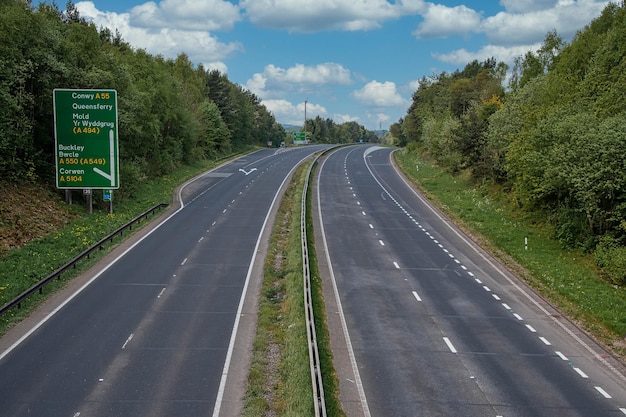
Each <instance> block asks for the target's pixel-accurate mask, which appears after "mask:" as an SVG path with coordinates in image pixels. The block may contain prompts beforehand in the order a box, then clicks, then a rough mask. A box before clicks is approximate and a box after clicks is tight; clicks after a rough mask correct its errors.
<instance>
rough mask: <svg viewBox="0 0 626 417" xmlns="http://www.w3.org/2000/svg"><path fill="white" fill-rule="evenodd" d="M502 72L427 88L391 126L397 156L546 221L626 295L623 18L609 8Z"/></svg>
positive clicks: (464, 74) (475, 67) (459, 74)
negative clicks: (422, 161) (484, 187)
mask: <svg viewBox="0 0 626 417" xmlns="http://www.w3.org/2000/svg"><path fill="white" fill-rule="evenodd" d="M506 72H507V67H506V65H504V64H502V63H496V62H495V60H493V59H490V60H487V61H485V62H482V63H480V62H477V61H474V62H472V63H470V64H468V65H467V66H466V67H465V68H464V69H463V70H462V71H456V72H454V73H452V74H447V73H442V74H440V75H438V76H434V77H430V78H424V79H423V80H422V81H421V82H420V86H419V89H418V90H417V91H416V92H415V93H414V95H413V102H412V105H411V107H410V108H409V110H408V112H407V114H406V116H405V117H404V118H403V119H402V120H400V122H399V123H397V124H395V125H393V126H392V129H391V132H392V134H393V135H394V136H395V137H396V138H397V140H398V142H399V143H400V144H401V145H407V148H408V149H409V150H410V151H412V152H420V153H426V154H428V155H429V156H430V157H431V158H432V159H433V160H434V161H436V163H437V164H439V165H440V166H442V167H444V168H446V169H448V170H450V171H451V172H455V173H464V174H465V175H471V177H472V178H473V179H474V180H476V181H477V182H479V183H489V184H497V185H498V186H499V189H500V190H501V191H502V192H503V193H506V195H507V196H510V198H511V199H512V202H514V203H516V204H517V205H519V206H520V207H521V208H523V209H525V210H528V211H531V212H535V213H540V214H543V215H545V216H546V218H547V220H548V221H549V222H550V223H551V224H553V225H554V230H555V235H556V237H557V238H558V239H559V240H560V241H561V242H563V244H564V245H566V246H569V247H580V248H582V249H584V250H586V251H589V252H591V251H594V252H595V258H596V261H597V263H598V265H599V266H602V267H604V271H605V273H606V276H607V278H608V279H609V280H610V281H611V282H613V283H615V284H621V285H623V284H626V247H625V246H626V8H625V7H624V4H623V3H622V4H621V5H617V4H609V5H608V6H607V7H606V8H605V9H604V10H603V12H602V14H601V15H600V16H599V17H598V18H596V19H595V20H593V21H592V22H591V23H590V24H589V25H588V26H587V27H586V28H585V29H584V30H581V31H580V32H579V33H577V35H576V36H575V37H574V39H573V40H572V41H571V43H569V44H566V43H565V42H563V41H562V39H561V38H560V37H559V36H558V34H557V33H556V32H550V33H548V34H547V36H546V38H545V41H544V43H543V45H542V47H541V48H540V49H539V50H537V51H530V52H528V53H527V54H526V55H524V56H520V57H519V58H518V59H516V61H515V65H514V67H513V68H512V76H511V77H510V80H509V85H508V88H507V89H506V90H505V89H504V88H503V87H502V83H503V81H504V79H505V75H506Z"/></svg>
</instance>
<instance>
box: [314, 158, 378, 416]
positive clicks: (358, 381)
mask: <svg viewBox="0 0 626 417" xmlns="http://www.w3.org/2000/svg"><path fill="white" fill-rule="evenodd" d="M326 161H327V159H324V161H322V164H321V166H320V168H319V171H320V172H319V174H318V176H317V207H318V209H319V210H318V212H319V221H320V226H321V229H322V242H323V244H324V248H325V252H326V262H327V263H328V271H329V274H330V279H331V281H332V284H333V291H334V292H335V301H336V302H337V309H338V310H339V320H340V321H341V327H342V329H343V335H344V337H345V338H346V350H347V352H348V356H349V358H350V365H351V366H352V372H353V373H354V379H355V381H354V382H355V385H356V389H357V392H358V393H359V399H360V400H361V407H362V408H363V414H364V415H365V417H371V414H370V409H369V405H368V404H367V398H366V397H365V390H364V389H363V382H362V381H361V374H360V373H359V367H358V365H357V363H356V356H355V355H354V349H353V348H352V341H351V339H350V333H349V332H348V325H347V324H346V317H345V315H344V314H343V307H342V305H341V299H340V298H339V289H338V288H337V282H336V281H335V272H334V270H333V266H332V261H331V259H330V253H329V251H328V242H327V240H326V230H325V229H324V220H323V218H322V205H321V204H322V202H321V199H320V178H321V173H322V170H323V169H324V166H325V165H326Z"/></svg>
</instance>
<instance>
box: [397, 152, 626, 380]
mask: <svg viewBox="0 0 626 417" xmlns="http://www.w3.org/2000/svg"><path fill="white" fill-rule="evenodd" d="M393 152H395V150H394V151H392V152H389V161H390V163H391V165H392V167H393V168H394V170H396V173H397V174H398V177H399V178H400V180H401V181H402V182H404V183H405V184H406V186H407V187H408V188H409V190H410V191H411V192H412V193H413V194H414V195H415V196H416V197H417V198H418V199H419V200H420V201H421V202H422V203H423V204H424V205H425V206H426V207H427V208H428V209H429V210H430V211H431V212H432V213H433V214H434V215H435V216H436V217H437V218H438V219H439V220H440V221H441V222H442V223H443V224H444V225H446V226H448V228H449V229H450V231H452V233H454V234H455V235H457V236H458V237H459V239H461V240H462V241H463V242H465V244H466V245H467V246H468V247H469V248H470V249H471V250H473V251H474V252H475V253H476V254H477V255H478V256H480V257H481V258H482V259H483V260H484V261H485V262H487V263H488V264H489V265H490V266H491V267H492V268H493V269H494V270H495V271H496V272H497V273H499V274H500V275H501V276H502V277H503V278H504V279H506V280H507V281H508V282H509V284H511V285H512V286H513V287H514V288H515V289H516V290H518V291H519V292H520V294H522V295H523V296H524V297H526V298H527V299H528V300H529V301H530V302H531V303H532V304H533V305H534V306H535V307H537V308H538V309H539V310H541V311H542V312H543V313H544V314H545V315H546V317H548V318H550V319H551V320H552V322H553V323H554V324H556V325H557V326H559V327H560V328H561V329H562V330H563V331H564V332H565V333H567V334H568V335H569V336H570V337H571V338H572V339H574V340H575V341H576V342H577V343H578V344H580V345H581V346H582V347H583V348H585V349H586V350H587V352H589V353H590V354H591V355H592V356H593V357H594V358H596V359H597V360H598V361H600V362H602V364H603V365H604V366H606V367H607V368H608V369H610V370H611V372H613V373H614V374H615V375H617V376H618V377H619V378H620V379H621V380H622V381H626V376H625V375H624V374H622V373H621V372H620V371H619V370H618V369H617V368H615V367H614V366H613V365H611V363H609V361H607V360H606V359H605V358H603V357H602V355H600V354H599V353H598V352H596V351H595V350H594V349H593V348H592V347H591V346H589V345H588V344H587V343H586V342H585V341H584V340H582V339H581V338H580V337H579V336H578V335H577V334H576V333H574V332H573V331H572V330H570V329H569V328H568V327H567V326H566V325H565V324H563V323H561V321H560V320H558V319H557V318H556V317H554V316H553V315H551V314H550V312H549V311H548V310H547V309H546V308H545V307H544V306H542V305H541V304H540V303H539V302H538V301H537V300H535V299H534V298H533V297H531V295H530V294H529V293H528V292H527V291H526V290H524V289H523V288H522V287H521V286H520V285H519V284H518V283H517V282H515V281H514V280H513V279H511V278H510V277H508V276H507V275H506V273H504V271H503V270H502V269H501V268H500V267H498V266H497V265H496V264H495V263H494V262H493V261H492V260H491V259H490V258H489V257H488V256H487V255H485V254H484V253H483V252H481V251H480V250H478V249H477V248H476V246H475V244H473V243H471V242H470V241H469V240H468V239H467V238H466V237H465V236H464V235H462V234H461V233H460V232H459V231H458V230H456V229H455V228H454V227H453V226H452V225H451V224H450V222H449V221H448V220H446V219H445V218H444V217H443V216H442V215H441V214H439V212H438V210H436V209H435V208H434V206H433V204H432V203H431V202H430V201H428V200H427V199H425V198H424V197H423V196H422V195H421V194H420V193H418V192H417V191H415V189H414V188H413V186H412V185H411V184H409V182H408V181H407V180H406V178H405V177H404V175H403V174H401V173H399V172H398V169H397V167H396V165H395V163H394V162H393Z"/></svg>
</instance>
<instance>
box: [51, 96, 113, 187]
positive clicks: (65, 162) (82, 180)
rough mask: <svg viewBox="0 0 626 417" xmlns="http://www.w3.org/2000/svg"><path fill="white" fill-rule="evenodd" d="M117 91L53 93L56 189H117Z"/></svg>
mask: <svg viewBox="0 0 626 417" xmlns="http://www.w3.org/2000/svg"><path fill="white" fill-rule="evenodd" d="M117 132H118V124H117V92H116V91H115V90H69V89H60V88H59V89H55V90H54V139H55V144H54V151H55V159H56V181H57V188H83V189H84V188H101V189H116V188H119V186H120V183H119V152H118V135H117Z"/></svg>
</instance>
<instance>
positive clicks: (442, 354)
mask: <svg viewBox="0 0 626 417" xmlns="http://www.w3.org/2000/svg"><path fill="white" fill-rule="evenodd" d="M391 151H392V150H391V149H383V148H377V147H369V146H354V147H348V148H342V149H339V150H337V151H335V152H333V153H332V155H330V156H329V157H328V158H327V159H326V160H325V162H324V164H323V166H322V167H321V170H320V174H319V181H318V183H317V190H318V192H319V194H318V199H319V200H318V201H319V206H320V208H319V210H320V214H319V219H320V222H321V224H322V225H323V226H322V229H323V236H322V239H323V241H324V242H325V246H323V247H322V246H321V245H318V256H319V257H320V258H323V257H325V258H326V260H327V261H328V264H329V265H330V266H329V270H328V275H329V277H330V278H329V279H330V283H331V284H332V285H334V286H335V288H334V290H335V293H336V295H337V296H338V300H336V301H335V302H334V303H331V305H332V306H333V307H331V308H330V309H329V311H328V315H329V318H330V321H331V322H332V321H341V325H340V326H334V327H335V328H339V329H341V332H342V333H343V334H338V333H337V332H336V331H335V332H334V333H333V334H332V335H331V337H332V338H333V341H334V343H335V345H334V348H333V349H334V352H335V356H336V358H335V360H336V361H337V362H338V365H337V368H338V370H339V377H340V379H341V382H340V383H341V387H342V393H343V394H342V396H343V397H342V401H343V402H344V407H345V408H346V410H347V411H348V414H349V416H370V415H371V416H381V417H382V416H406V417H409V416H410V417H414V416H428V417H437V416H442V417H443V416H446V417H449V416H465V417H471V416H475V417H487V416H494V417H495V416H503V417H521V416H527V417H541V416H545V417H600V416H620V415H622V416H623V415H626V389H625V388H624V387H625V386H626V384H625V378H624V369H623V368H622V367H621V366H620V365H619V364H618V363H617V362H616V361H615V360H614V359H613V358H611V357H610V356H608V355H607V354H606V352H604V351H602V349H601V348H600V347H599V346H597V345H596V344H595V343H594V342H593V341H591V340H589V339H588V338H587V337H586V336H585V335H584V334H583V333H582V332H581V331H580V330H578V329H577V328H576V327H574V326H573V325H572V324H571V323H570V322H569V321H568V320H566V319H564V318H563V317H561V316H560V315H559V313H558V312H557V311H555V310H554V309H552V307H550V305H549V304H548V303H546V302H545V301H544V300H542V299H541V298H540V297H538V296H537V295H536V294H534V293H533V292H532V291H530V290H529V289H528V288H527V287H526V286H524V285H523V284H522V283H521V282H519V281H518V280H517V279H516V278H515V277H514V276H513V275H511V274H510V273H509V272H508V271H506V270H505V269H504V268H503V267H502V266H500V265H499V264H498V263H497V262H496V261H495V260H494V259H493V258H491V257H490V256H489V255H487V254H486V253H485V252H484V251H483V250H481V249H480V248H477V247H476V246H475V245H474V244H473V243H472V242H471V241H470V239H469V238H468V237H467V236H466V235H464V234H463V233H462V232H460V231H458V230H456V229H455V228H454V227H453V226H452V225H451V224H450V223H449V222H448V221H447V220H446V219H445V218H444V217H442V216H441V215H440V214H438V212H436V211H435V210H433V209H432V208H431V206H430V205H429V204H428V203H427V202H425V201H424V200H423V199H422V198H421V197H420V196H419V195H418V194H417V193H416V192H414V191H413V190H412V188H410V187H409V186H408V185H407V184H406V183H405V182H404V181H403V180H402V178H401V177H400V176H399V175H398V174H397V173H396V171H395V170H394V167H393V166H392V163H391V162H390V153H391ZM318 241H319V240H318ZM327 298H328V297H327ZM327 301H329V300H327ZM333 308H335V309H336V311H333ZM331 327H333V324H332V323H331ZM340 339H341V340H344V345H343V346H338V345H337V340H340ZM342 361H343V362H342ZM350 392H352V393H353V395H352V396H351V397H350V396H349V395H346V393H350Z"/></svg>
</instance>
